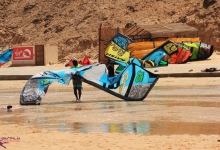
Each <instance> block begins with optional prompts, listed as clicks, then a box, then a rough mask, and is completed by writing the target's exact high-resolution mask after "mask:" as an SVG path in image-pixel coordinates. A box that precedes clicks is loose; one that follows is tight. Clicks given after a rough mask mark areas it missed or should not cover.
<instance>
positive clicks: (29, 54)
mask: <svg viewBox="0 0 220 150" xmlns="http://www.w3.org/2000/svg"><path fill="white" fill-rule="evenodd" d="M34 65H35V48H34V46H32V45H31V46H30V45H27V46H13V53H12V66H34Z"/></svg>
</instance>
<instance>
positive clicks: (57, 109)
mask: <svg viewBox="0 0 220 150" xmlns="http://www.w3.org/2000/svg"><path fill="white" fill-rule="evenodd" d="M219 79H220V78H218V77H217V78H161V79H159V80H158V82H157V84H156V85H155V87H154V88H153V89H152V91H151V92H150V94H149V95H148V97H147V98H146V99H145V100H144V101H142V102H125V101H123V100H121V99H118V98H116V97H114V96H112V95H109V94H108V93H105V92H103V91H100V90H99V89H96V88H93V87H92V86H90V85H87V84H83V87H84V89H83V96H82V102H81V103H78V102H75V100H74V96H73V93H72V87H71V85H69V86H64V85H60V84H58V83H54V84H52V85H51V87H50V88H49V90H48V93H47V95H46V96H45V98H44V99H43V101H42V104H41V105H39V106H20V105H19V93H20V92H21V89H22V87H23V86H24V84H25V83H26V81H23V80H19V81H0V85H1V86H0V93H1V95H2V96H1V98H0V106H1V109H0V111H1V112H0V113H1V121H0V123H1V126H0V129H1V132H0V140H1V142H2V143H3V144H2V145H3V146H5V148H7V149H16V150H21V149H34V150H35V149H36V150H37V149H44V150H47V149H48V150H49V149H50V150H51V149H53V150H56V149H82V150H84V149H85V150H87V149H88V150H89V149H100V150H102V149H104V150H105V149H106V150H109V149H112V150H113V149H114V150H117V149H118V150H127V149H133V150H145V149H155V150H158V149H165V150H167V149H173V150H176V149H181V150H189V149H192V150H195V149H196V150H205V149H206V150H207V149H210V150H219V149H220V136H219V135H220V127H219V123H220V118H219V113H220V104H219V101H218V99H219V92H218V91H219V89H220V86H219V82H220V80H219ZM203 86H206V88H203ZM176 87H177V88H178V89H176ZM209 87H213V88H215V90H216V91H215V90H209ZM207 88H208V90H207ZM193 89H194V92H192V93H189V91H192V90H193ZM205 91H206V94H204V92H205ZM174 93H176V94H174ZM186 93H188V94H189V96H184V95H185V94H186ZM207 95H208V96H209V95H210V97H208V98H207ZM191 97H192V98H191ZM196 102H197V103H196ZM7 105H12V106H13V108H12V110H9V111H8V110H7V109H6V107H7ZM116 105H117V106H116ZM146 109H148V110H147V111H146ZM42 119H44V123H39V122H40V121H42ZM144 121H145V122H144ZM127 123H136V124H139V125H145V126H147V125H148V124H150V128H149V129H146V128H144V129H142V130H143V131H139V128H138V127H137V128H133V129H132V130H128V129H127V128H126V126H125V124H127ZM81 124H83V125H85V127H87V131H86V132H82V130H81V129H82V128H81V126H82V125H81ZM91 124H92V125H91ZM103 124H105V125H109V128H108V131H105V132H104V131H103V130H102V128H99V127H100V126H101V125H103ZM53 125H54V126H53ZM58 125H59V127H58ZM60 125H65V131H62V130H61V128H60ZM119 125H121V126H122V127H123V130H122V128H119ZM50 126H52V127H51V128H50ZM113 126H114V128H113ZM121 126H120V127H121ZM53 127H54V128H53ZM78 128H79V129H78ZM212 129H213V130H212ZM4 142H7V143H4ZM3 146H1V145H0V149H4V147H3Z"/></svg>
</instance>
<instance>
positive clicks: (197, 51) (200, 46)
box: [180, 42, 214, 61]
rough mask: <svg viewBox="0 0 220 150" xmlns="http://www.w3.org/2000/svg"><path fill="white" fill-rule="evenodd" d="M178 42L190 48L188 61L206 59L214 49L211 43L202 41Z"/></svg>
mask: <svg viewBox="0 0 220 150" xmlns="http://www.w3.org/2000/svg"><path fill="white" fill-rule="evenodd" d="M180 44H181V45H183V46H188V47H189V48H190V49H191V51H192V56H191V57H190V61H192V60H204V59H207V58H209V57H210V56H211V55H212V53H213V51H214V46H213V45H209V44H205V43H202V42H182V43H180Z"/></svg>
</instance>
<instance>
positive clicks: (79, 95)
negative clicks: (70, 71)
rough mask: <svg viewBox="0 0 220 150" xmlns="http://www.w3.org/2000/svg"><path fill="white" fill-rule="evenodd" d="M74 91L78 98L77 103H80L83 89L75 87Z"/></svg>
mask: <svg viewBox="0 0 220 150" xmlns="http://www.w3.org/2000/svg"><path fill="white" fill-rule="evenodd" d="M73 89H74V95H75V97H76V101H80V98H81V95H82V88H81V87H74V88H73ZM77 91H78V92H77Z"/></svg>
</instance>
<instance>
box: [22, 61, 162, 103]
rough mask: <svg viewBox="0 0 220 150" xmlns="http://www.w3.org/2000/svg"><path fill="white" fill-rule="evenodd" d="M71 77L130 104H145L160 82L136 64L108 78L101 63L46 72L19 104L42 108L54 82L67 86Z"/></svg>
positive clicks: (27, 86)
mask: <svg viewBox="0 0 220 150" xmlns="http://www.w3.org/2000/svg"><path fill="white" fill-rule="evenodd" d="M72 76H77V77H79V78H81V79H82V80H83V82H86V83H88V84H90V85H92V86H95V87H97V88H99V89H101V90H103V91H106V92H108V93H110V94H112V95H114V96H116V97H119V98H121V99H124V100H128V101H141V100H143V99H144V98H145V97H146V96H147V95H148V93H149V92H150V90H151V89H152V88H153V86H154V84H155V83H156V81H157V80H158V79H159V76H158V75H155V74H153V73H151V72H149V71H147V70H145V69H143V68H142V67H140V66H138V65H137V64H135V63H131V64H129V65H127V66H126V68H125V69H123V71H121V72H120V73H119V74H117V75H116V76H114V77H109V76H108V70H107V68H106V65H105V64H100V63H94V64H91V65H86V66H81V67H80V68H71V69H66V70H60V71H45V72H41V73H38V74H36V75H34V76H32V77H31V78H30V79H29V80H28V81H27V83H26V84H25V86H24V88H23V90H22V92H21V94H20V104H21V105H30V104H40V103H41V100H42V98H43V97H44V96H45V94H46V93H47V90H48V88H49V86H50V85H51V84H52V83H53V82H55V81H57V82H58V83H61V84H66V85H68V84H69V83H70V80H71V78H72Z"/></svg>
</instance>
